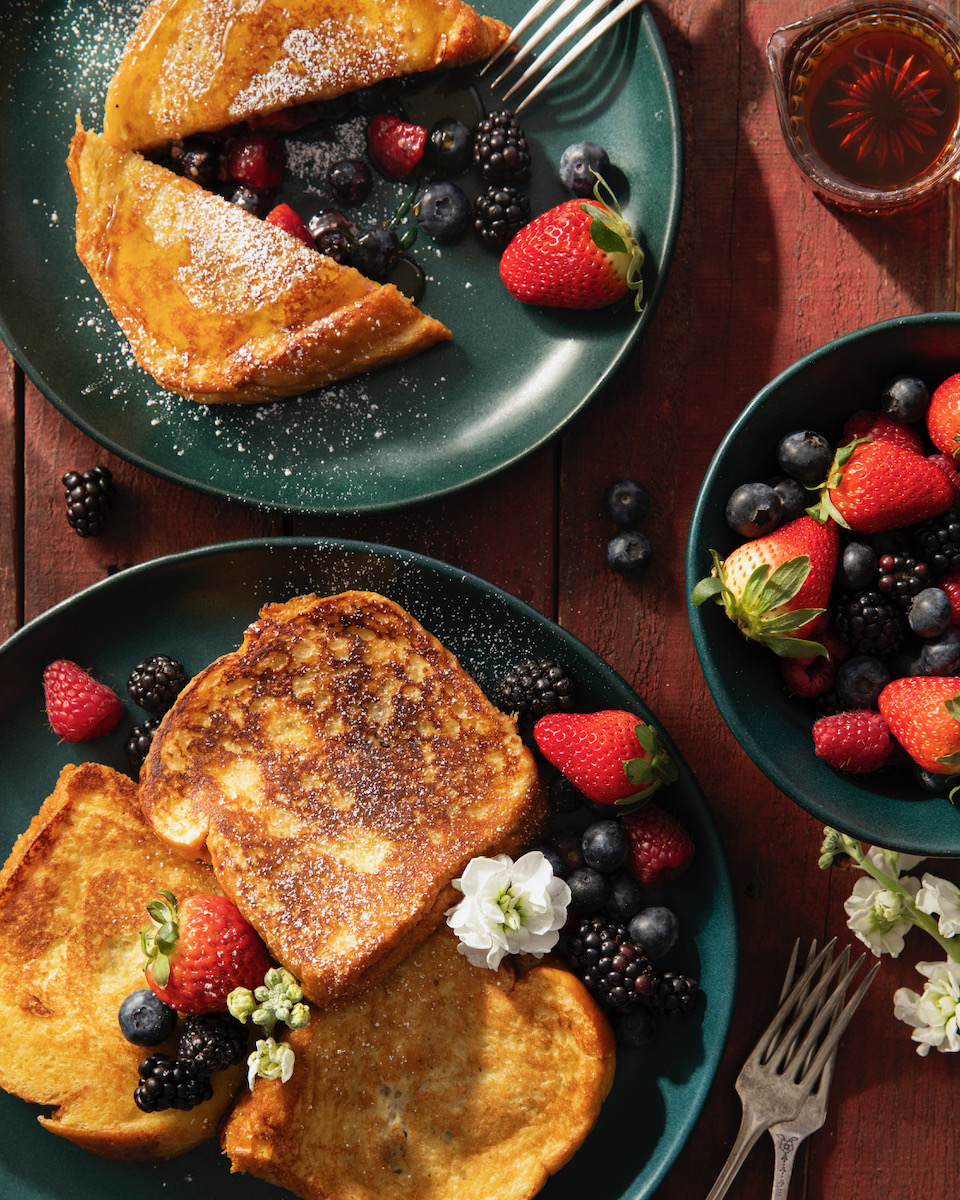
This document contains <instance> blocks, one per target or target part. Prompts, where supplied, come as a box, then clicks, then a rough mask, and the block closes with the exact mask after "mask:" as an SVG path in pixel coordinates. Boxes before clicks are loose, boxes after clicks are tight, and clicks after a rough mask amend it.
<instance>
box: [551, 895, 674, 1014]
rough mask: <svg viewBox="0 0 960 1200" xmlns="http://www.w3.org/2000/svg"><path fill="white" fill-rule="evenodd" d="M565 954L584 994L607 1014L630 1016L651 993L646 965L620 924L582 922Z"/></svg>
mask: <svg viewBox="0 0 960 1200" xmlns="http://www.w3.org/2000/svg"><path fill="white" fill-rule="evenodd" d="M567 954H568V956H569V958H570V961H571V963H572V964H573V967H574V970H575V971H576V973H577V975H579V977H580V979H581V980H582V981H583V983H584V985H585V986H586V988H587V990H588V991H590V992H591V993H592V995H593V996H594V997H595V998H596V999H597V1001H598V1002H599V1003H600V1004H601V1005H602V1006H603V1007H604V1008H606V1009H607V1010H609V1011H612V1012H619V1013H624V1012H630V1010H631V1009H633V1008H636V1007H637V1006H638V1005H639V1004H642V1003H643V1002H644V1000H645V998H646V997H647V996H648V995H650V994H651V992H652V991H653V989H654V984H655V980H656V976H655V975H654V971H653V968H652V967H651V966H650V961H649V959H648V958H647V956H646V955H645V954H644V952H643V950H642V949H641V947H640V946H638V945H637V944H636V943H635V942H631V941H630V937H629V934H628V933H627V928H626V926H625V925H623V924H622V923H621V922H620V921H611V920H609V919H606V918H604V917H587V918H584V919H583V920H582V921H581V922H580V923H579V925H578V926H577V928H576V930H575V931H574V933H573V935H572V937H571V938H570V940H569V942H568V943H567Z"/></svg>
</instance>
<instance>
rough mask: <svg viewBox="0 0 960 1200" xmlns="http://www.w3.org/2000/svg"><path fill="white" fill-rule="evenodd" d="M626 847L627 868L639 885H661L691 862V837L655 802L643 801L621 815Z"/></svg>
mask: <svg viewBox="0 0 960 1200" xmlns="http://www.w3.org/2000/svg"><path fill="white" fill-rule="evenodd" d="M623 828H624V832H625V833H626V835H627V842H628V845H629V850H628V854H627V870H628V871H629V872H630V874H631V875H632V876H633V877H634V879H636V881H637V883H639V884H640V886H641V887H662V886H663V884H665V883H670V882H671V880H674V879H677V878H678V877H679V876H680V875H682V874H683V873H684V871H686V870H687V869H688V868H689V866H690V864H691V863H692V862H693V858H694V854H695V853H696V848H695V846H694V844H693V838H691V836H690V834H689V833H688V832H687V831H686V829H684V827H683V826H682V825H681V824H680V822H679V821H678V820H677V819H676V817H673V816H671V815H670V813H668V812H664V810H663V809H662V808H660V807H659V806H658V805H656V804H652V803H651V804H645V805H644V806H643V808H640V809H638V810H637V811H636V812H633V813H628V814H627V815H626V816H625V817H624V818H623Z"/></svg>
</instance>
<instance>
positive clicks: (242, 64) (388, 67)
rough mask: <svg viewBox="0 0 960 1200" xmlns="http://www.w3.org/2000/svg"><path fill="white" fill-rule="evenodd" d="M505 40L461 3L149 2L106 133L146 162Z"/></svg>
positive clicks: (117, 78)
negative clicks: (201, 137) (185, 141)
mask: <svg viewBox="0 0 960 1200" xmlns="http://www.w3.org/2000/svg"><path fill="white" fill-rule="evenodd" d="M508 33H509V30H508V29H507V27H506V26H505V25H503V24H502V23H501V22H500V21H494V20H492V19H491V18H489V17H481V16H479V15H478V13H477V12H476V11H475V10H474V9H473V8H471V7H470V5H469V4H466V3H464V2H463V0H349V2H348V0H283V2H282V3H281V2H280V0H154V2H153V3H152V4H151V5H149V7H148V8H147V9H146V10H145V11H144V13H143V15H142V17H141V18H140V22H139V24H138V25H137V28H136V30H135V31H134V33H133V35H132V37H131V38H130V41H129V42H128V43H127V46H126V49H125V50H124V54H123V58H122V59H121V62H120V65H119V67H118V68H117V71H116V74H115V75H114V77H113V79H112V81H111V83H110V86H109V88H108V90H107V100H106V107H105V111H104V122H103V131H104V134H105V136H106V138H107V140H108V141H110V142H112V143H113V145H115V146H118V147H120V148H121V149H124V150H130V149H134V150H145V149H150V148H152V147H154V146H159V145H162V144H163V143H165V142H170V141H172V140H173V139H174V138H181V137H186V136H187V135H189V134H192V133H198V132H201V131H202V132H213V131H215V130H218V129H223V128H225V127H226V126H228V125H232V124H234V123H236V122H238V121H245V120H247V119H248V118H249V117H251V116H255V115H256V116H263V115H265V114H268V113H272V112H276V111H277V110H279V109H281V108H287V107H289V106H291V105H294V104H301V103H304V102H306V101H314V100H327V99H332V98H333V97H336V96H342V95H344V94H345V93H346V92H352V91H356V90H357V89H358V88H362V87H366V86H368V85H369V84H373V83H379V82H380V81H381V80H385V79H393V78H396V77H397V76H400V75H410V74H414V73H416V72H422V71H432V70H434V69H435V68H437V67H442V66H458V65H460V64H463V63H471V62H478V61H480V60H481V59H484V58H487V57H488V56H489V55H490V54H492V53H493V51H494V50H496V49H497V47H498V46H499V45H500V44H501V43H502V42H503V41H504V39H505V38H506V36H507V34H508Z"/></svg>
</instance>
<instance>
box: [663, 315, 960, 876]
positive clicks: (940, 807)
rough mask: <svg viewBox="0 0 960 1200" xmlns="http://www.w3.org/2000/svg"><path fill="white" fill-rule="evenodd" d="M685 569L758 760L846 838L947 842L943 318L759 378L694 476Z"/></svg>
mask: <svg viewBox="0 0 960 1200" xmlns="http://www.w3.org/2000/svg"><path fill="white" fill-rule="evenodd" d="M686 579H687V596H688V610H689V616H690V622H691V628H692V632H693V638H694V643H695V646H696V649H697V654H698V656H699V659H700V664H701V667H702V669H703V673H704V677H705V679H706V681H707V684H708V686H709V688H710V691H711V694H712V695H713V698H714V700H715V702H716V704H717V706H718V708H719V709H720V712H721V715H722V716H723V718H724V720H725V721H726V723H727V725H728V726H729V728H730V730H731V732H732V733H733V734H734V736H735V737H736V738H737V740H738V741H739V743H740V744H741V746H742V747H743V748H744V750H745V751H746V753H747V754H748V755H749V756H750V757H751V758H752V759H753V761H754V762H755V763H756V764H757V766H758V767H759V768H760V769H761V770H762V771H763V772H764V774H765V775H766V776H767V777H768V778H769V779H770V780H771V781H772V782H773V783H774V784H776V786H777V787H778V788H780V790H781V791H783V792H784V793H785V794H786V795H788V796H789V797H790V798H791V799H792V800H794V801H795V802H796V803H798V804H799V805H800V806H801V807H802V808H804V809H806V810H807V811H808V812H810V813H811V814H813V815H814V816H816V817H817V818H818V819H820V820H822V821H824V822H825V823H826V824H829V825H832V826H835V827H837V828H840V829H842V830H844V831H846V832H848V833H850V834H852V835H853V836H855V837H860V838H862V839H863V840H865V841H869V842H871V843H873V844H877V845H883V846H886V847H889V848H892V849H899V850H905V851H911V852H913V853H919V854H934V855H955V854H960V808H958V807H956V806H955V801H956V800H957V799H958V798H960V313H932V314H921V315H916V316H909V317H904V318H899V319H897V320H893V321H886V322H882V323H880V324H877V325H872V326H869V327H867V328H865V329H861V330H858V331H857V332H855V333H851V334H848V335H846V336H844V337H841V338H839V339H837V340H836V341H834V342H831V343H829V344H828V345H826V346H823V347H821V348H820V349H818V350H816V351H814V352H812V353H810V354H808V355H806V356H805V357H804V358H802V359H800V360H799V361H798V362H796V363H795V364H794V365H793V366H791V367H789V368H788V369H787V370H785V371H784V372H783V373H782V374H780V375H779V376H777V378H775V379H774V380H773V381H772V382H771V383H769V384H768V385H767V386H766V387H764V388H763V389H762V390H761V391H760V392H759V393H758V394H757V396H755V397H754V399H753V400H752V401H751V402H750V403H749V404H748V405H747V406H746V408H745V409H744V410H743V412H742V413H741V414H740V416H739V418H738V419H737V421H736V422H735V423H734V424H733V426H732V427H731V428H730V430H729V431H728V432H727V434H726V436H725V437H724V439H723V441H722V443H721V445H720V447H719V449H718V450H717V452H716V454H715V455H714V458H713V460H712V462H711V464H710V466H709V468H708V470H707V473H706V475H705V477H704V481H703V484H702V486H701V489H700V493H699V495H698V498H697V503H696V506H695V509H694V513H693V517H692V520H691V524H690V530H689V535H688V541H687V554H686Z"/></svg>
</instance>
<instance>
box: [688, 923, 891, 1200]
mask: <svg viewBox="0 0 960 1200" xmlns="http://www.w3.org/2000/svg"><path fill="white" fill-rule="evenodd" d="M835 946H836V939H834V940H833V941H831V942H828V943H827V945H826V946H824V948H823V949H822V950H821V951H820V953H819V954H817V955H814V956H813V957H812V959H811V961H810V962H808V964H807V966H806V968H805V970H804V972H803V974H802V975H801V976H800V978H799V979H798V980H797V982H796V983H795V984H794V985H793V987H792V988H791V989H790V991H789V992H788V993H787V997H786V999H785V1000H784V1001H783V1002H782V1003H781V1005H780V1007H779V1009H778V1010H777V1013H776V1015H775V1016H774V1018H773V1020H772V1021H771V1022H770V1024H769V1025H768V1026H767V1028H766V1029H765V1030H764V1032H763V1035H762V1036H761V1038H760V1040H759V1041H758V1042H757V1044H756V1046H755V1047H754V1049H753V1051H752V1052H751V1054H750V1055H749V1057H748V1058H747V1061H746V1062H745V1063H744V1065H743V1068H742V1070H741V1071H740V1074H739V1076H738V1077H737V1084H736V1087H737V1093H738V1094H739V1096H740V1100H741V1102H742V1105H743V1118H742V1120H741V1122H740V1130H739V1132H738V1133H737V1137H736V1141H735V1142H734V1144H733V1148H732V1149H731V1151H730V1156H729V1158H728V1159H727V1161H726V1162H725V1163H724V1165H723V1168H722V1170H721V1171H720V1174H719V1176H718V1177H717V1181H716V1183H715V1184H714V1185H713V1187H712V1188H711V1189H710V1193H709V1195H708V1196H707V1200H720V1197H721V1196H724V1195H725V1194H726V1192H727V1189H728V1188H729V1186H730V1184H731V1182H732V1181H733V1179H734V1176H735V1175H736V1173H737V1172H738V1171H739V1170H740V1167H741V1165H742V1163H743V1161H744V1159H745V1158H746V1156H747V1154H748V1152H749V1151H750V1149H751V1147H752V1146H753V1145H754V1143H755V1142H756V1140H757V1138H759V1136H760V1135H761V1134H762V1133H763V1132H764V1130H767V1129H770V1127H771V1126H773V1125H777V1124H780V1123H781V1122H784V1121H795V1120H796V1119H797V1118H798V1117H799V1115H800V1110H801V1109H802V1107H803V1104H804V1101H805V1100H806V1099H807V1097H808V1096H809V1095H810V1094H811V1092H813V1090H814V1089H815V1088H816V1086H817V1083H818V1081H819V1080H820V1077H821V1075H822V1073H823V1069H824V1067H825V1066H826V1065H827V1061H828V1059H829V1058H830V1057H831V1056H832V1055H833V1052H834V1050H835V1049H836V1046H837V1043H838V1042H839V1041H840V1038H841V1036H842V1034H843V1032H844V1030H845V1029H846V1028H847V1026H848V1025H849V1024H850V1021H851V1019H852V1018H853V1014H854V1013H855V1012H856V1010H857V1006H858V1005H859V1004H860V1001H861V1000H862V999H863V997H864V995H865V994H866V991H867V988H868V987H869V986H870V984H871V983H872V982H873V978H874V976H875V975H876V973H877V970H878V969H879V966H880V963H879V962H877V963H875V964H874V966H873V967H872V969H871V970H870V971H868V972H867V974H866V976H865V977H864V978H863V979H862V980H861V982H860V985H859V987H858V988H857V990H856V991H855V992H854V993H853V995H852V996H851V997H850V999H849V1000H847V1001H846V1003H844V1000H845V997H846V992H847V989H848V988H849V987H850V985H851V983H852V981H853V979H854V977H855V975H856V974H857V972H858V970H859V969H860V966H861V964H862V963H863V960H864V958H865V957H866V956H865V955H861V956H860V957H859V958H858V959H857V961H856V962H855V963H854V964H853V966H852V967H851V966H849V962H850V951H849V948H847V949H845V950H844V951H843V953H842V954H840V955H839V956H838V957H836V958H834V954H833V952H834V947H835ZM838 972H840V974H839V977H838ZM818 974H819V979H817V978H816V977H817V975H818ZM815 979H816V982H814V980H815Z"/></svg>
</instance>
